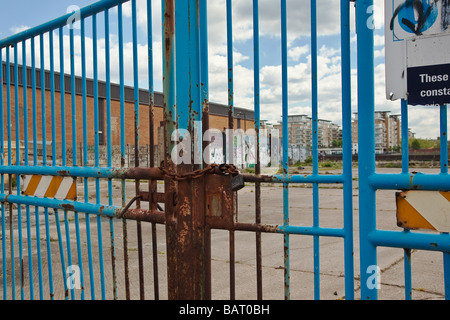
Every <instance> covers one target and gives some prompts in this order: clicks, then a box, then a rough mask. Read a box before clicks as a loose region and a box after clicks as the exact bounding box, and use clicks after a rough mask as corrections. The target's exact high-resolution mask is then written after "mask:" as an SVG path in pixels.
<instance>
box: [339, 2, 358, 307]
mask: <svg viewBox="0 0 450 320" xmlns="http://www.w3.org/2000/svg"><path fill="white" fill-rule="evenodd" d="M341 82H342V138H343V141H344V143H343V161H342V164H343V175H344V179H345V180H344V186H343V188H344V190H343V196H344V233H345V237H344V255H345V258H344V259H345V261H344V263H345V266H344V268H345V298H346V299H347V300H353V299H354V295H355V291H354V287H355V286H354V260H353V186H352V183H353V182H352V119H351V118H352V106H351V62H350V2H349V1H347V0H341Z"/></svg>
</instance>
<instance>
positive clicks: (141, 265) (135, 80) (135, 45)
mask: <svg viewBox="0 0 450 320" xmlns="http://www.w3.org/2000/svg"><path fill="white" fill-rule="evenodd" d="M131 16H132V22H131V23H132V33H133V84H134V165H135V167H139V134H140V133H139V130H140V128H139V65H138V62H139V60H138V43H137V12H136V0H132V1H131ZM135 181H136V182H135V187H136V195H138V194H139V192H140V181H139V180H138V179H136V180H135ZM140 205H141V203H140V200H139V199H138V200H137V201H136V208H140ZM136 227H137V240H138V261H139V295H140V298H141V300H144V299H145V288H144V262H143V259H144V258H143V249H142V226H141V222H140V221H137V222H136Z"/></svg>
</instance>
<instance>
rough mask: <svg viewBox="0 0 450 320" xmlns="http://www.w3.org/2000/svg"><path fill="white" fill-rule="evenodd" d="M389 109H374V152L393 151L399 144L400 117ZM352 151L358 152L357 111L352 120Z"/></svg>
mask: <svg viewBox="0 0 450 320" xmlns="http://www.w3.org/2000/svg"><path fill="white" fill-rule="evenodd" d="M389 113H390V111H375V153H377V154H380V153H386V152H390V151H394V150H395V149H396V148H398V147H399V146H401V117H400V115H397V114H395V115H390V114H389ZM352 144H353V153H358V113H357V112H355V113H354V118H353V121H352Z"/></svg>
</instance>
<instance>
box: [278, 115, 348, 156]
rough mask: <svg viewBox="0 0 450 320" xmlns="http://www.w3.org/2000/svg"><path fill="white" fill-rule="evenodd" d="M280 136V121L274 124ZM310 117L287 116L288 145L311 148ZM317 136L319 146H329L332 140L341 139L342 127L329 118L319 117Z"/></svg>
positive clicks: (331, 144)
mask: <svg viewBox="0 0 450 320" xmlns="http://www.w3.org/2000/svg"><path fill="white" fill-rule="evenodd" d="M274 127H275V128H278V129H279V130H280V137H281V136H282V123H281V122H280V123H278V124H276V125H274ZM312 133H313V132H312V118H311V117H309V116H307V115H305V114H300V115H290V116H288V141H289V145H290V146H294V145H295V146H301V147H306V148H311V146H312ZM317 138H318V146H319V148H330V147H332V146H333V140H341V139H342V129H341V127H340V126H339V125H338V124H335V123H333V122H331V121H330V120H324V119H319V120H318V122H317Z"/></svg>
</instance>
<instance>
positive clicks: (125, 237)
mask: <svg viewBox="0 0 450 320" xmlns="http://www.w3.org/2000/svg"><path fill="white" fill-rule="evenodd" d="M117 9H118V14H117V19H118V33H119V83H120V87H119V90H120V154H121V161H120V166H121V167H122V168H123V167H124V166H125V100H124V99H125V86H124V66H123V18H122V3H119V5H118V8H117ZM121 190H122V207H124V206H125V205H126V189H125V180H124V179H122V185H121ZM122 231H123V248H124V249H123V255H124V269H125V270H124V274H125V297H126V299H127V300H129V299H130V278H129V267H128V232H127V220H126V219H122Z"/></svg>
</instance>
